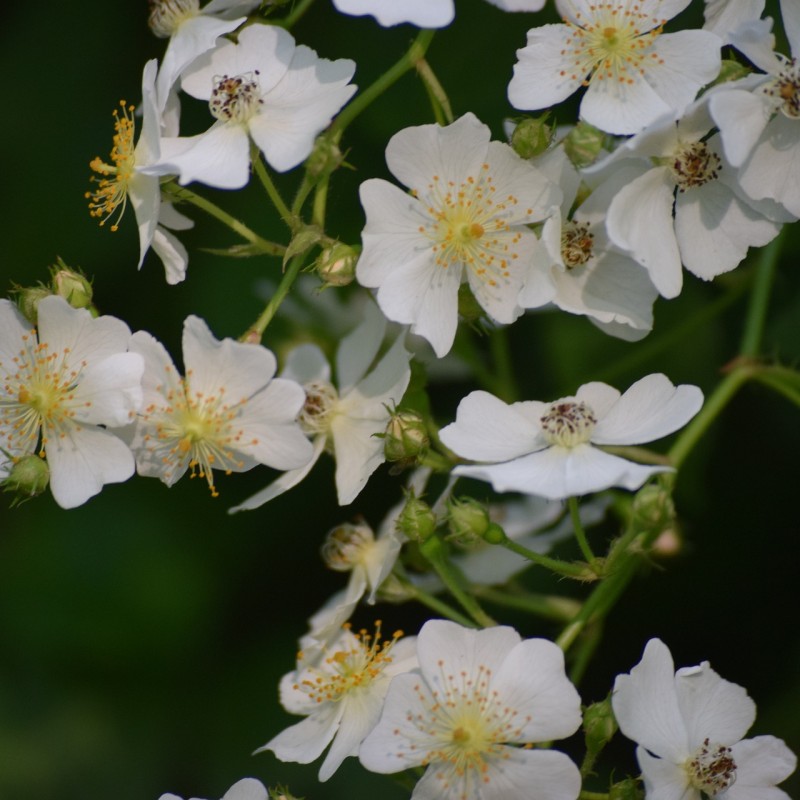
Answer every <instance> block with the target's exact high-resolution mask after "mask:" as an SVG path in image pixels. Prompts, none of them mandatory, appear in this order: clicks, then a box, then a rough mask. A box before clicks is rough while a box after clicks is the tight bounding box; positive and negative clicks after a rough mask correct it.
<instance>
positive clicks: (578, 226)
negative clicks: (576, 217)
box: [561, 220, 594, 269]
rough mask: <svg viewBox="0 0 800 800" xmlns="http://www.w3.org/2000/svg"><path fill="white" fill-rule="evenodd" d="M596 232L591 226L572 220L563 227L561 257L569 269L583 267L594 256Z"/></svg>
mask: <svg viewBox="0 0 800 800" xmlns="http://www.w3.org/2000/svg"><path fill="white" fill-rule="evenodd" d="M593 244H594V234H592V233H590V232H589V226H588V225H586V224H582V223H580V222H573V221H572V220H570V221H567V222H565V223H564V225H563V227H562V228H561V258H562V260H563V262H564V266H565V267H566V268H567V269H575V268H576V267H582V266H583V265H584V264H585V263H586V262H587V261H589V259H590V258H591V257H592V246H593Z"/></svg>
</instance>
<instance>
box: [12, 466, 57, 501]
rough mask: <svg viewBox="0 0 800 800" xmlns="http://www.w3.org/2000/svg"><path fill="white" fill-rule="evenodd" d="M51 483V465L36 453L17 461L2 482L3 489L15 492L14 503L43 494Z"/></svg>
mask: <svg viewBox="0 0 800 800" xmlns="http://www.w3.org/2000/svg"><path fill="white" fill-rule="evenodd" d="M49 483H50V467H48V466H47V462H46V461H45V460H44V459H43V458H40V457H39V456H36V455H31V456H24V457H23V458H20V459H19V461H17V462H16V463H15V464H14V466H13V467H11V471H10V472H9V473H8V477H7V478H6V479H5V480H4V481H3V482H2V486H3V491H6V492H13V493H14V494H15V495H16V497H15V498H14V499H13V500H12V505H16V504H17V503H21V502H23V501H24V500H29V499H30V498H31V497H36V495H38V494H41V493H42V492H43V491H44V490H45V489H46V488H47V485H48V484H49Z"/></svg>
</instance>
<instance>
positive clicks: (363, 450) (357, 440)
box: [331, 412, 389, 506]
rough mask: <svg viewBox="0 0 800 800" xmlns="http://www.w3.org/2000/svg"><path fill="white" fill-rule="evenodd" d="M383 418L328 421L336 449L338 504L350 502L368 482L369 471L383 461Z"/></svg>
mask: <svg viewBox="0 0 800 800" xmlns="http://www.w3.org/2000/svg"><path fill="white" fill-rule="evenodd" d="M388 421H389V413H388V412H386V419H385V420H381V421H377V420H374V419H349V418H347V417H336V418H334V420H333V422H332V423H331V436H332V437H333V446H334V449H335V451H336V496H337V500H338V503H339V505H340V506H346V505H349V504H350V503H352V502H353V500H355V499H356V497H357V496H358V495H359V494H360V493H361V490H362V489H363V488H364V487H365V486H366V485H367V481H368V480H369V477H370V475H372V473H373V472H375V470H376V469H377V468H378V467H379V466H380V465H381V464H383V462H384V461H385V457H384V454H383V439H380V438H378V437H377V436H375V434H376V433H383V431H384V429H385V428H386V423H387V422H388Z"/></svg>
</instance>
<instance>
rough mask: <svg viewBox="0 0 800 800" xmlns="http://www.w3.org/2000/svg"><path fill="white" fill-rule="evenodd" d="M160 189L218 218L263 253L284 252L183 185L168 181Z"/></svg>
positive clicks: (281, 246)
mask: <svg viewBox="0 0 800 800" xmlns="http://www.w3.org/2000/svg"><path fill="white" fill-rule="evenodd" d="M161 191H162V192H164V194H168V195H170V197H174V198H175V199H176V200H181V201H184V202H187V203H191V204H192V205H193V206H195V207H196V208H199V209H201V210H202V211H205V212H206V214H209V215H210V216H212V217H214V219H216V220H218V221H219V222H221V223H222V224H223V225H227V227H229V228H230V229H231V230H232V231H233V232H234V233H237V234H238V235H239V236H241V237H242V238H243V239H245V240H246V241H248V242H250V244H252V245H253V246H254V247H257V248H258V249H259V250H261V251H262V252H263V253H264V255H268V256H281V255H283V254H284V253H285V252H286V248H285V247H284V246H283V245H280V244H276V243H275V242H269V241H267V240H266V239H262V238H261V237H260V236H259V235H258V234H257V233H255V232H254V231H252V230H250V228H248V227H247V225H245V224H244V223H242V222H239V220H238V219H236V217H232V216H231V215H230V214H228V212H227V211H223V210H222V209H221V208H220V207H219V206H218V205H216V204H215V203H212V202H211V201H210V200H206V198H205V197H201V196H200V195H199V194H195V193H194V192H193V191H192V190H191V189H187V188H186V187H185V186H179V185H178V184H177V183H174V182H172V181H170V182H169V183H164V184H162V185H161Z"/></svg>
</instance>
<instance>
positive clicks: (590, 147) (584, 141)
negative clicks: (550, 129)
mask: <svg viewBox="0 0 800 800" xmlns="http://www.w3.org/2000/svg"><path fill="white" fill-rule="evenodd" d="M607 141H608V137H607V135H606V134H605V133H603V131H601V130H600V129H599V128H595V127H594V126H593V125H589V123H588V122H579V123H578V124H577V125H576V126H575V127H574V128H573V129H572V130H571V131H570V132H569V133H568V134H567V135H566V137H565V138H564V152H565V153H566V154H567V158H568V159H569V160H570V161H571V162H572V163H573V165H574V166H576V167H577V168H578V169H580V168H581V167H588V166H589V164H592V163H594V162H595V161H596V160H597V157H598V156H599V155H600V152H601V151H602V150H603V148H604V147H605V144H606V142H607Z"/></svg>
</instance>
